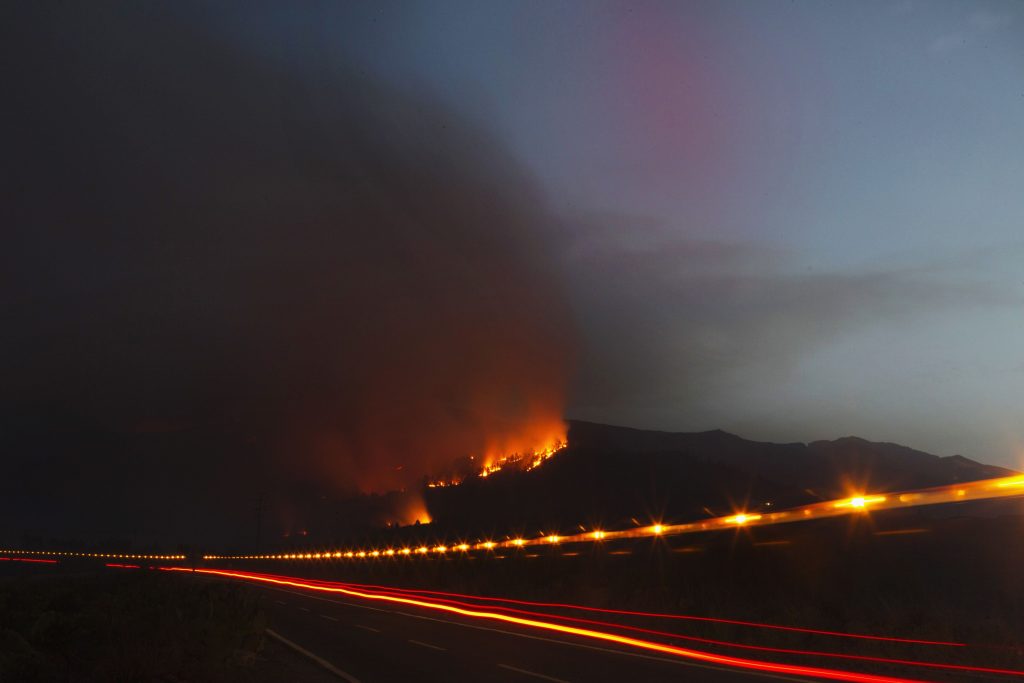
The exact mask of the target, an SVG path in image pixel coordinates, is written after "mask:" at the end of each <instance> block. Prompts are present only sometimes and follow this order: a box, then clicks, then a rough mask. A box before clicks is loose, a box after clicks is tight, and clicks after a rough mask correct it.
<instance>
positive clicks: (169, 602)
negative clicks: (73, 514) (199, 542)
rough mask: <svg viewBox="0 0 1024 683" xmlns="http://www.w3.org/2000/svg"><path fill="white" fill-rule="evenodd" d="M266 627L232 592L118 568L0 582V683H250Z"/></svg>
mask: <svg viewBox="0 0 1024 683" xmlns="http://www.w3.org/2000/svg"><path fill="white" fill-rule="evenodd" d="M264 628H265V623H264V617H263V615H262V613H261V611H260V609H259V605H258V602H257V598H256V596H255V595H254V594H252V593H251V591H249V589H247V588H246V587H244V586H240V585H237V584H227V583H211V582H200V581H190V580H183V577H180V576H171V575H167V574H164V573H162V572H155V571H122V570H111V571H107V572H105V573H93V574H81V575H73V576H69V575H62V574H48V573H40V572H38V571H35V572H33V573H32V574H25V575H22V576H17V577H7V578H0V681H12V682H13V681H18V682H25V683H29V682H31V681H119V682H121V681H124V682H130V681H147V682H148V681H168V682H172V681H234V680H253V678H254V666H255V664H256V661H257V654H258V653H259V652H260V651H261V649H262V648H263V645H264V643H263V641H264V635H263V631H264Z"/></svg>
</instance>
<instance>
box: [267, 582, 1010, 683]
mask: <svg viewBox="0 0 1024 683" xmlns="http://www.w3.org/2000/svg"><path fill="white" fill-rule="evenodd" d="M252 576H254V577H255V576H260V577H267V576H269V577H271V578H278V577H275V576H274V575H266V574H252ZM315 585H318V586H326V587H344V588H348V589H352V590H366V589H367V588H368V587H367V586H366V585H364V584H352V583H341V582H324V581H318V582H315ZM370 592H372V593H373V594H374V595H392V596H399V597H417V598H421V599H422V596H420V595H419V594H417V593H415V592H413V591H408V592H406V591H404V589H393V590H392V591H390V592H389V591H387V590H375V591H370ZM467 597H468V596H467ZM434 600H435V601H436V602H438V603H440V604H447V605H455V606H456V607H463V608H468V609H491V610H500V611H502V612H507V613H510V614H520V615H525V616H530V617H545V618H548V619H555V620H557V621H567V622H572V623H576V624H586V625H589V626H606V627H609V628H612V629H619V630H624V631H631V632H634V633H643V634H646V635H653V636H659V637H662V638H670V639H675V640H687V641H691V642H697V643H704V644H707V645H717V646H721V647H728V648H737V649H743V650H754V651H758V652H770V653H774V654H783V655H797V656H803V657H828V658H832V659H848V660H852V661H861V662H873V663H878V664H894V665H899V666H911V667H923V668H931V669H944V670H949V671H972V672H976V673H991V674H999V675H1009V676H1024V671H1018V670H1014V669H995V668H990V667H978V666H971V665H967V664H953V663H949V662H929V661H920V660H914V659H894V658H889V657H876V656H871V655H857V654H848V653H841V652H827V651H821V650H797V649H792V648H779V647H768V646H765V645H750V644H746V643H737V642H733V641H728V640H715V639H712V638H702V637H700V636H691V635H685V634H681V633H673V632H669V631H657V630H653V629H647V628H641V627H639V626H628V625H626V624H617V623H614V622H607V621H598V620H595V619H583V618H580V617H569V616H564V615H559V614H549V613H544V612H531V611H529V610H521V609H516V608H513V607H498V606H483V605H479V604H475V603H472V602H462V601H459V600H452V599H446V598H434Z"/></svg>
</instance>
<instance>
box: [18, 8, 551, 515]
mask: <svg viewBox="0 0 1024 683" xmlns="http://www.w3.org/2000/svg"><path fill="white" fill-rule="evenodd" d="M168 7H169V8H173V9H167V10H165V11H154V9H153V6H151V5H145V6H140V5H135V4H131V3H118V4H112V5H110V6H102V7H101V4H100V3H86V4H82V5H71V6H62V7H61V9H59V10H57V9H53V8H46V7H43V6H42V5H41V4H34V3H27V4H26V5H25V6H23V7H21V8H19V9H18V10H17V11H16V12H8V13H7V14H8V16H7V17H6V20H5V21H4V24H5V26H6V30H5V31H4V33H5V35H4V36H3V48H2V50H3V53H4V64H5V65H6V66H5V69H6V73H5V80H6V81H7V83H6V84H5V86H4V92H5V106H4V109H5V112H4V114H3V117H4V118H3V131H4V138H5V140H4V145H3V147H4V162H3V175H4V177H3V181H4V182H3V186H4V190H3V192H4V197H3V209H2V211H3V216H2V222H3V225H4V226H5V238H4V249H3V254H2V257H0V258H2V259H3V273H4V280H5V281H4V285H3V289H2V294H0V296H2V299H0V305H2V309H3V316H4V321H5V323H4V327H5V331H4V335H3V350H2V356H0V358H2V360H0V362H2V364H3V376H4V382H3V383H2V386H3V388H2V389H0V392H2V394H0V400H2V402H3V407H4V413H5V422H6V427H5V431H6V436H5V440H4V445H3V447H4V452H3V453H2V457H3V458H4V459H5V460H6V461H7V462H8V464H10V465H11V466H14V465H15V464H17V463H20V464H19V465H18V467H22V468H29V469H30V467H29V465H28V464H26V463H36V464H38V463H39V462H44V461H45V462H47V463H49V464H48V465H47V466H46V467H44V468H42V469H39V468H38V467H37V469H36V470H32V471H33V472H35V474H32V475H31V476H30V474H29V473H28V472H29V470H28V469H22V470H21V472H20V476H21V478H22V484H24V483H25V482H26V481H28V480H29V479H31V481H32V482H34V483H33V484H32V485H33V486H36V487H37V488H39V489H50V490H52V489H54V488H56V489H59V490H61V491H62V492H64V493H65V494H66V495H68V496H72V497H74V496H75V495H76V494H75V491H76V490H77V489H78V488H79V487H77V486H75V485H73V484H69V483H67V482H63V478H64V477H65V476H70V475H67V473H66V472H65V473H60V472H55V471H54V468H56V467H58V466H59V467H60V468H65V469H66V468H68V467H69V466H71V467H73V468H74V469H75V471H77V472H79V475H80V476H83V477H86V478H87V479H88V481H89V482H91V483H94V484H96V485H98V486H100V487H103V483H104V482H107V483H108V484H109V487H108V488H110V489H117V490H123V489H134V488H139V489H147V490H148V491H149V493H148V494H147V496H151V495H155V496H156V497H158V495H159V494H162V493H166V490H167V489H168V488H171V487H172V486H174V487H177V486H183V487H185V491H184V493H181V492H179V496H178V498H179V500H180V499H181V496H182V495H184V498H185V499H186V500H195V499H196V496H199V497H201V496H202V494H200V493H196V491H207V492H208V495H209V497H210V498H211V499H216V498H217V497H218V496H220V495H222V494H224V495H228V497H230V496H231V495H236V494H237V495H241V494H240V493H239V490H240V489H242V488H244V489H246V491H245V496H248V497H249V498H251V497H252V495H254V494H253V491H256V490H259V489H263V488H266V487H268V486H269V487H272V488H273V487H277V488H287V487H288V486H292V487H293V490H301V491H302V492H303V495H308V496H310V497H314V498H315V497H317V496H323V495H326V494H324V491H328V492H332V493H336V492H339V491H345V490H353V489H360V490H363V491H384V490H389V489H394V488H401V487H410V486H414V485H416V484H417V483H419V482H420V481H421V478H422V477H423V475H424V474H426V473H428V472H430V471H433V470H437V469H441V468H443V467H444V466H445V465H446V464H447V463H449V462H450V461H451V460H452V459H453V458H454V457H457V456H461V455H464V454H467V453H478V452H482V451H485V450H488V449H491V450H497V449H505V448H521V447H528V446H529V445H531V444H530V443H529V442H530V441H533V440H543V439H545V438H548V437H550V436H551V433H552V430H556V429H557V427H558V423H559V421H560V419H561V416H562V403H563V394H564V384H565V381H566V365H567V361H568V356H569V353H568V349H569V343H568V341H567V340H568V334H567V329H566V326H567V321H566V318H567V316H566V315H565V311H564V309H563V301H562V297H561V295H560V294H559V292H558V286H557V283H556V281H555V277H554V276H553V274H552V271H551V269H550V261H551V259H550V258H549V252H550V248H549V246H548V245H547V244H546V243H545V241H544V240H543V239H542V234H543V231H544V227H545V224H546V223H547V221H548V218H547V216H546V215H545V212H544V210H543V207H542V205H541V202H540V198H539V196H538V192H537V190H536V189H535V188H534V187H533V185H532V183H531V180H530V178H529V177H527V175H526V174H524V173H523V172H522V171H521V170H520V169H519V168H518V167H517V165H516V163H515V162H514V161H513V160H512V159H511V158H510V157H509V155H508V154H507V153H506V152H505V151H504V150H503V149H502V147H501V146H500V145H498V144H497V143H496V142H495V141H494V140H493V139H491V138H490V136H489V135H488V134H487V133H486V132H485V131H483V130H481V129H480V128H478V127H474V126H473V125H470V124H469V123H468V122H467V121H465V120H461V119H460V117H459V116H458V115H457V114H455V113H454V112H452V111H451V110H450V109H448V108H446V107H445V106H444V105H443V104H441V103H440V102H438V101H435V100H433V99H432V98H431V97H429V96H427V95H424V94H423V93H410V92H397V91H394V90H391V89H389V88H388V87H386V86H385V85H384V84H382V83H381V82H378V81H377V80H375V79H373V78H371V77H368V76H366V75H365V73H363V72H361V71H360V70H359V69H358V68H357V67H355V66H351V65H349V66H338V65H337V64H332V63H329V62H328V61H327V60H326V59H322V58H320V57H319V54H320V53H319V52H318V51H317V49H315V45H313V46H306V45H304V44H303V41H304V40H305V39H306V38H307V37H308V36H306V35H305V34H303V32H302V31H301V30H298V29H295V28H294V27H292V28H290V29H287V30H286V29H282V35H281V36H280V45H285V46H287V50H288V59H278V58H275V57H273V56H272V55H274V54H276V53H275V52H274V51H273V50H268V51H267V52H265V53H262V54H247V53H246V52H245V51H244V50H241V49H239V48H238V47H237V46H233V45H231V44H229V43H228V42H227V41H226V40H222V39H221V37H220V36H219V35H217V33H216V32H215V31H214V30H212V29H211V28H210V26H211V24H210V23H209V22H207V21H206V18H205V14H206V13H207V10H200V9H194V10H193V9H189V8H188V7H187V6H183V5H181V4H179V3H173V4H170V5H168ZM220 19H221V20H222V21H223V17H221V18H220ZM228 21H229V22H230V17H229V19H228ZM288 31H291V32H292V33H288ZM268 55H271V56H268ZM278 56H280V54H278ZM54 433H61V434H65V435H67V434H71V435H74V436H68V437H67V438H54V437H53V436H52V435H53V434H54ZM110 434H114V435H119V436H116V437H110V436H98V435H110ZM125 434H130V435H131V437H130V438H129V437H125V436H124V435H125ZM83 435H91V436H83ZM126 439H128V440H127V441H126ZM153 443H159V444H160V446H159V447H155V446H153V445H152V444H153ZM126 444H128V445H126ZM147 444H148V445H147ZM15 451H17V452H15ZM156 451H159V452H156ZM114 454H116V455H114ZM119 458H120V459H122V460H123V462H122V461H121V460H118V459H119ZM47 459H48V460H47ZM112 459H113V460H112ZM115 460H116V461H117V464H112V463H113V462H114V461H115ZM33 477H34V479H33ZM8 481H11V479H10V478H8ZM172 482H173V484H172ZM303 487H305V488H303ZM189 492H191V493H189ZM21 493H22V494H23V495H27V494H25V493H24V491H22V492H21ZM118 495H121V494H118ZM125 495H127V494H125ZM189 496H192V498H189ZM249 498H246V500H249ZM131 501H136V499H135V498H129V499H125V500H124V501H121V502H120V503H118V504H117V505H113V504H112V505H111V507H112V508H119V507H123V506H129V507H130V505H131V504H132V502H131ZM216 504H217V503H210V505H213V506H215V505H216ZM293 507H294V506H293ZM296 509H297V508H296ZM245 514H246V515H248V514H249V513H248V511H246V512H245Z"/></svg>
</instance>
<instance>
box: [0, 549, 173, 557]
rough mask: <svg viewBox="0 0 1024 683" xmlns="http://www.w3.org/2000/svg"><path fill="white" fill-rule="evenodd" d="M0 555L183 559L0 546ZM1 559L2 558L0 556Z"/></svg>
mask: <svg viewBox="0 0 1024 683" xmlns="http://www.w3.org/2000/svg"><path fill="white" fill-rule="evenodd" d="M0 555H36V556H41V557H87V558H93V559H97V560H184V559H185V556H184V555H132V554H125V553H80V552H74V551H70V550H17V549H13V550H12V549H8V548H0ZM0 559H2V558H0Z"/></svg>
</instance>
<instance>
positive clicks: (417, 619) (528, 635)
mask: <svg viewBox="0 0 1024 683" xmlns="http://www.w3.org/2000/svg"><path fill="white" fill-rule="evenodd" d="M253 588H254V590H258V591H260V592H261V593H262V594H263V595H264V600H263V603H264V609H265V611H266V613H267V615H268V619H269V623H268V626H269V628H270V629H271V630H273V631H274V632H275V633H277V634H279V635H281V636H282V637H284V638H286V639H287V640H289V641H291V642H292V643H294V644H297V645H299V646H300V647H302V648H303V649H305V650H306V651H308V652H310V653H312V654H315V655H317V656H318V657H320V658H322V659H324V660H326V661H327V662H329V663H330V664H331V665H333V666H334V667H335V668H337V669H338V670H340V671H341V672H343V673H345V674H347V675H348V676H350V677H351V679H353V680H356V681H361V682H362V683H374V682H376V681H438V680H445V681H508V682H518V683H524V682H528V681H552V682H555V683H559V682H561V683H576V682H579V681H708V682H709V683H733V682H737V681H750V680H753V679H755V678H756V679H761V680H766V679H767V680H771V679H774V680H789V681H808V680H814V679H809V678H803V677H801V678H796V677H790V676H782V675H778V674H766V673H760V672H743V671H736V670H733V669H724V668H719V667H716V666H711V665H707V664H700V663H696V662H687V661H685V660H678V659H669V658H667V657H660V656H657V655H649V654H644V653H637V652H628V651H625V649H623V648H620V647H617V646H615V645H614V644H611V645H603V644H595V643H593V642H592V641H589V642H588V641H586V640H584V639H582V638H577V637H574V636H569V635H562V634H555V635H550V634H543V633H541V634H538V633H537V632H536V631H535V630H533V629H527V628H525V627H520V626H516V625H514V624H507V625H506V624H501V625H492V624H481V623H478V622H477V621H475V620H470V619H466V618H462V617H459V616H458V615H438V614H436V613H430V612H429V611H428V610H425V609H423V608H417V607H414V606H402V607H390V606H387V605H376V604H374V605H371V604H366V603H364V602H362V601H360V600H358V599H352V598H348V597H345V598H336V597H330V596H321V595H311V594H309V593H308V592H305V591H301V590H292V589H289V588H278V587H267V586H254V587H253ZM339 679H341V680H344V679H343V678H342V677H341V676H339Z"/></svg>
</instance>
